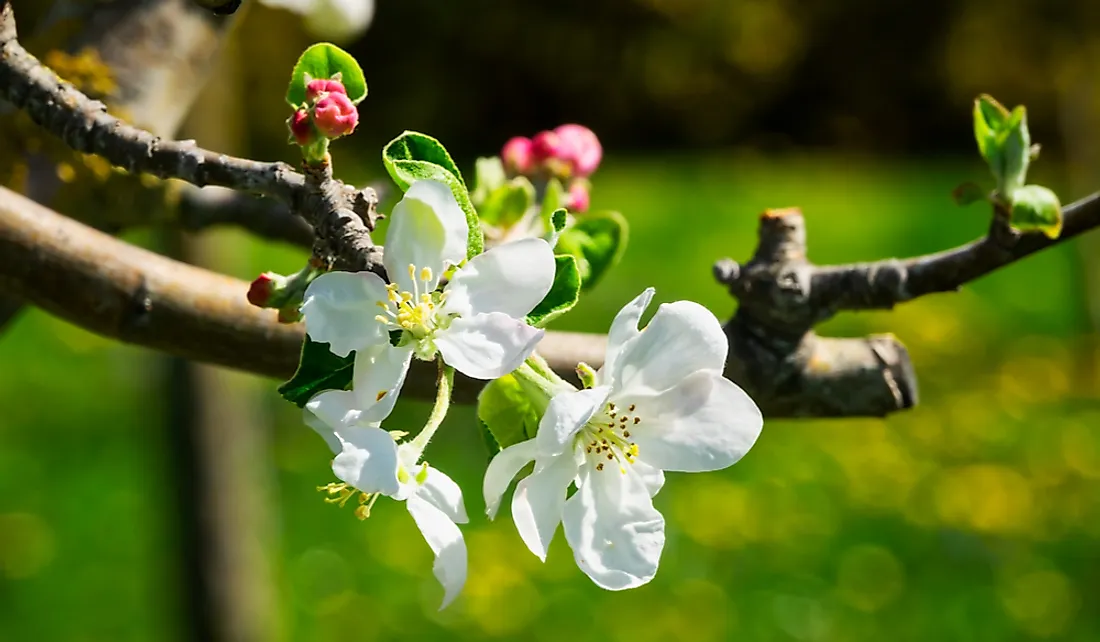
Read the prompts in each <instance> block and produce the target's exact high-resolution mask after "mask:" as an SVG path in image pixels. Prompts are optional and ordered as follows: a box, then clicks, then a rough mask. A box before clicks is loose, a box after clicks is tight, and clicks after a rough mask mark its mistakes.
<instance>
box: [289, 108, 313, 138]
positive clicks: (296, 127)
mask: <svg viewBox="0 0 1100 642" xmlns="http://www.w3.org/2000/svg"><path fill="white" fill-rule="evenodd" d="M286 124H287V126H288V127H290V135H291V136H292V137H293V138H294V142H296V143H298V144H299V145H301V146H302V147H305V146H306V145H309V144H311V143H313V139H314V138H316V136H317V133H316V132H315V131H313V125H312V124H311V123H310V122H309V112H307V111H306V110H304V109H299V110H297V111H295V112H294V113H293V114H291V115H290V118H288V119H287V121H286Z"/></svg>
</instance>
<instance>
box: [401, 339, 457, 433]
mask: <svg viewBox="0 0 1100 642" xmlns="http://www.w3.org/2000/svg"><path fill="white" fill-rule="evenodd" d="M436 363H437V364H438V365H439V374H438V376H437V377H436V380H435V385H436V392H435V406H434V407H433V408H432V414H430V415H428V423H426V424H424V429H423V430H421V431H420V434H419V435H417V436H416V437H415V438H414V439H413V440H412V445H413V447H414V448H415V449H416V452H418V453H423V452H424V448H426V447H427V446H428V442H429V441H431V439H432V436H433V435H435V431H436V430H437V429H438V428H439V426H440V424H442V423H443V418H444V417H446V416H447V410H448V409H449V408H450V407H451V390H452V389H453V388H454V382H455V369H454V368H452V367H451V366H448V365H445V364H444V363H443V359H442V358H439V359H437V360H436Z"/></svg>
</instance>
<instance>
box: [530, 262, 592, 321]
mask: <svg viewBox="0 0 1100 642" xmlns="http://www.w3.org/2000/svg"><path fill="white" fill-rule="evenodd" d="M580 294H581V273H580V270H579V269H578V268H577V259H576V258H574V257H573V256H572V255H570V254H562V255H559V256H555V257H554V284H553V285H551V286H550V291H549V292H547V293H546V296H545V297H543V299H542V301H540V302H539V304H538V305H536V306H535V309H534V310H531V313H530V314H528V315H527V323H529V324H531V325H533V326H535V327H536V328H541V327H543V326H545V325H546V324H547V323H550V322H551V321H553V320H554V319H556V318H558V317H560V316H561V315H563V314H565V313H566V312H568V311H570V310H571V309H573V306H575V305H577V299H578V298H580Z"/></svg>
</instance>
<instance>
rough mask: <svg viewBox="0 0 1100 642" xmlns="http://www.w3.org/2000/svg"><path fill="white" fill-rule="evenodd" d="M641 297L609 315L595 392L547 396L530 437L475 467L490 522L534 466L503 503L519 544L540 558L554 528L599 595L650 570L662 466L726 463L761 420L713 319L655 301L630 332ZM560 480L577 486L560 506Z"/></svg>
mask: <svg viewBox="0 0 1100 642" xmlns="http://www.w3.org/2000/svg"><path fill="white" fill-rule="evenodd" d="M652 298H653V289H652V288H651V289H648V290H646V291H645V292H644V293H642V294H641V296H639V297H638V298H636V299H634V301H632V302H631V303H629V304H628V305H627V306H626V307H624V308H623V309H622V310H621V311H620V312H619V314H618V315H617V316H616V317H615V321H614V322H613V323H612V326H611V331H610V332H609V333H608V345H607V355H606V360H605V362H604V366H603V368H602V369H601V370H600V371H599V373H597V375H596V385H595V386H594V387H592V388H590V389H587V390H579V391H578V390H574V389H569V388H567V389H565V390H564V391H563V392H561V393H559V394H557V395H555V396H554V397H553V398H552V399H551V400H550V403H549V405H548V406H547V409H546V414H545V415H544V416H543V418H542V421H541V422H540V423H539V431H538V435H537V436H536V437H535V438H534V439H531V440H528V441H524V442H521V443H518V444H515V445H513V446H510V447H508V448H505V449H504V450H503V451H501V452H500V453H499V454H497V456H496V457H495V458H494V459H493V461H492V462H490V464H489V468H488V470H487V471H486V472H485V482H484V492H485V505H486V507H487V509H488V513H489V517H490V518H492V517H494V516H495V514H496V511H497V509H498V508H499V506H500V501H501V496H502V495H503V494H504V491H505V490H506V489H507V488H508V485H509V484H510V482H511V480H512V478H513V477H515V475H516V474H517V473H518V472H519V470H520V469H521V468H523V466H525V465H526V464H527V463H528V462H529V461H531V460H534V461H535V470H534V472H533V473H532V474H531V475H530V476H529V477H527V478H525V479H523V480H522V481H520V482H519V484H518V485H517V486H516V492H515V495H514V496H513V498H512V518H513V520H514V521H515V523H516V528H517V530H518V531H519V534H520V537H522V538H523V541H524V543H525V544H527V547H528V548H530V549H531V552H533V553H534V554H535V555H537V556H538V557H539V558H540V559H542V560H544V561H545V559H546V551H547V548H548V547H549V545H550V540H551V539H552V538H553V536H554V533H555V532H556V530H557V527H558V523H559V522H562V523H564V525H565V538H566V540H567V541H568V542H569V546H570V547H571V548H572V549H573V554H574V557H575V558H576V561H577V565H578V566H579V567H580V568H581V570H583V571H584V572H585V573H586V574H587V575H588V576H589V577H590V578H592V580H593V581H594V582H595V583H596V584H597V585H599V586H601V587H603V588H605V589H610V590H620V589H628V588H633V587H636V586H640V585H642V584H645V583H646V582H648V581H649V580H650V579H652V578H653V576H654V574H656V572H657V565H658V562H659V560H660V556H661V549H662V548H663V547H664V543H665V534H664V518H663V517H662V516H661V514H660V513H659V512H657V510H656V509H655V508H654V507H653V500H652V497H653V495H655V494H656V493H657V491H658V490H660V488H661V486H662V485H663V484H664V473H663V472H662V471H665V470H670V471H683V472H702V471H709V470H718V469H721V468H725V467H727V466H730V465H732V464H734V463H735V462H737V461H738V460H739V459H741V457H742V456H743V455H744V454H745V453H746V452H748V450H749V448H751V447H752V445H753V443H754V442H755V441H756V438H757V436H758V435H759V434H760V429H761V427H762V425H763V418H762V417H761V414H760V410H759V409H758V408H757V407H756V404H755V403H753V401H752V399H750V398H749V396H748V395H747V394H745V392H744V391H743V390H741V388H739V387H738V386H737V385H736V384H734V383H732V382H731V381H729V380H728V379H725V378H724V377H723V376H722V369H723V367H724V365H725V361H726V351H727V348H728V344H727V340H726V336H725V334H724V333H723V332H722V327H721V326H720V325H719V323H718V320H717V319H716V318H715V317H714V315H713V314H711V313H710V312H709V311H707V310H706V308H703V307H702V306H700V305H698V304H696V303H692V302H689V301H679V302H676V303H669V304H664V305H661V306H660V308H659V309H658V310H657V314H656V315H654V317H653V319H652V320H651V321H650V323H649V325H648V326H646V328H645V330H644V331H639V330H638V321H639V319H640V317H641V315H642V312H643V311H644V310H645V308H646V306H647V305H648V304H649V302H650V300H651V299H652ZM570 483H575V484H576V486H577V491H576V493H575V494H574V495H573V496H572V497H570V498H569V499H566V491H567V489H568V487H569V485H570ZM699 518H700V519H705V518H706V517H705V516H702V515H701V516H700V517H699Z"/></svg>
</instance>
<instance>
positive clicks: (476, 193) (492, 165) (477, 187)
mask: <svg viewBox="0 0 1100 642" xmlns="http://www.w3.org/2000/svg"><path fill="white" fill-rule="evenodd" d="M506 180H508V178H507V176H505V174H504V164H503V163H501V162H500V157H499V156H490V157H489V158H479V159H477V162H476V163H475V165H474V190H473V191H472V192H470V200H471V201H472V202H473V204H474V207H476V208H477V209H478V213H479V214H480V215H481V218H482V219H484V218H485V212H484V211H483V210H482V205H483V204H484V203H485V200H486V199H488V198H489V195H490V194H491V193H493V192H494V191H496V190H497V188H499V187H500V186H502V185H504V183H505V181H506Z"/></svg>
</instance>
